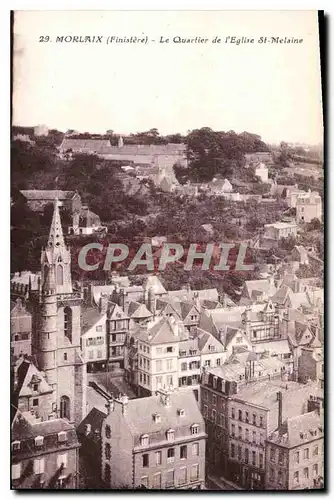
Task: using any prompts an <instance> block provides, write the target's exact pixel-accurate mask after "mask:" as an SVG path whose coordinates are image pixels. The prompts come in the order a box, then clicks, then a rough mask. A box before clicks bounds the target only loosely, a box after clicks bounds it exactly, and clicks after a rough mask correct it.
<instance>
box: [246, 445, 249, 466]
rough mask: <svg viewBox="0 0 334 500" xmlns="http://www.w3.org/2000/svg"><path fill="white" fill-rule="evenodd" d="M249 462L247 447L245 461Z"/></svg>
mask: <svg viewBox="0 0 334 500" xmlns="http://www.w3.org/2000/svg"><path fill="white" fill-rule="evenodd" d="M248 462H249V449H248V448H245V463H246V464H248Z"/></svg>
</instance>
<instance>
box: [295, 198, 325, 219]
mask: <svg viewBox="0 0 334 500" xmlns="http://www.w3.org/2000/svg"><path fill="white" fill-rule="evenodd" d="M312 219H319V221H321V220H322V201H321V196H320V195H319V193H317V192H311V191H309V192H308V193H305V195H304V196H301V197H299V198H298V199H297V201H296V220H297V222H311V220H312Z"/></svg>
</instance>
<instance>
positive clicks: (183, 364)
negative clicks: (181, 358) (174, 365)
mask: <svg viewBox="0 0 334 500" xmlns="http://www.w3.org/2000/svg"><path fill="white" fill-rule="evenodd" d="M186 370H187V363H181V371H183V372H185V371H186Z"/></svg>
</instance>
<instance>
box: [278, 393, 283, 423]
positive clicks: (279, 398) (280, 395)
mask: <svg viewBox="0 0 334 500" xmlns="http://www.w3.org/2000/svg"><path fill="white" fill-rule="evenodd" d="M277 400H278V422H277V425H278V429H280V428H281V427H282V423H283V416H282V393H281V391H279V392H278V393H277Z"/></svg>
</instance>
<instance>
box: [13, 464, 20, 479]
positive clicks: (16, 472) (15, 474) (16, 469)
mask: <svg viewBox="0 0 334 500" xmlns="http://www.w3.org/2000/svg"><path fill="white" fill-rule="evenodd" d="M20 477H21V463H18V464H13V465H12V479H20Z"/></svg>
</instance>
